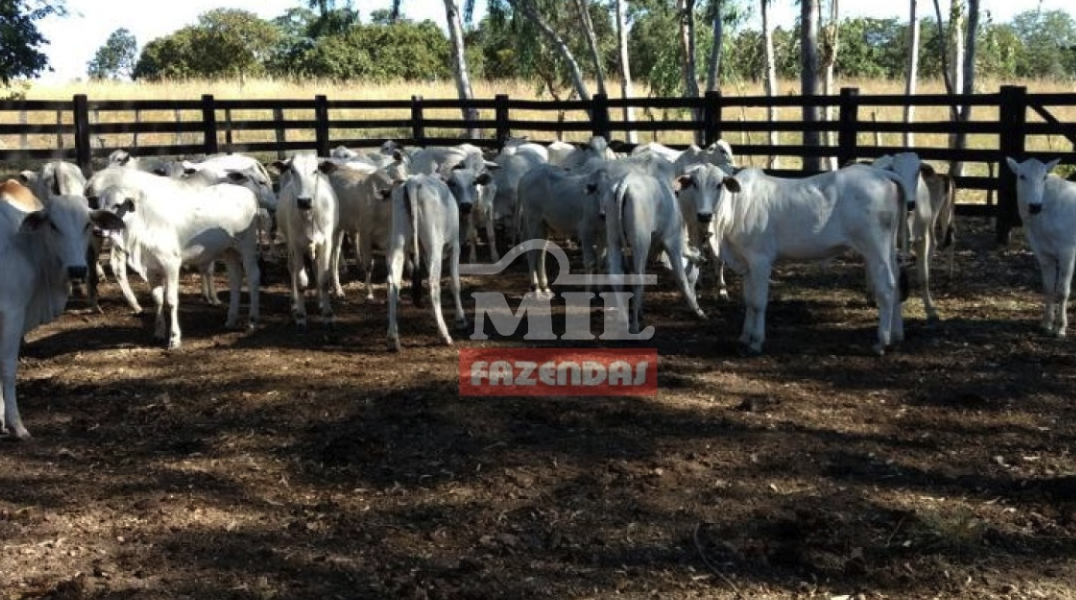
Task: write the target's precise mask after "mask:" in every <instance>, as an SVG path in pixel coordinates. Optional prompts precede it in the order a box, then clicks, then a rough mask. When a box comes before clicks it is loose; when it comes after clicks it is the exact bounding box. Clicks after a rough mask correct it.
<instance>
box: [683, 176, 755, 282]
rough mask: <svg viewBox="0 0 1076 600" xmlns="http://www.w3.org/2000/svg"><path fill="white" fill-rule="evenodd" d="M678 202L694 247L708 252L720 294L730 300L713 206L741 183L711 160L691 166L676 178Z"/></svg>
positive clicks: (735, 189)
mask: <svg viewBox="0 0 1076 600" xmlns="http://www.w3.org/2000/svg"><path fill="white" fill-rule="evenodd" d="M677 186H678V187H679V192H678V193H677V195H676V197H677V201H678V203H679V206H680V214H681V216H682V217H683V219H684V225H685V227H686V228H687V236H688V242H689V243H690V245H691V246H694V247H695V248H699V249H705V250H708V251H709V254H710V258H712V259H713V264H714V280H715V285H716V286H717V293H718V297H719V298H720V299H722V300H728V297H729V292H728V287H727V286H726V285H725V270H724V261H722V260H721V246H720V240H719V239H718V237H717V236H716V235H714V222H713V215H714V207H716V206H717V205H718V204H720V202H721V198H722V196H723V195H724V194H726V193H732V192H734V191H738V190H739V189H740V188H739V184H738V183H737V182H736V180H735V179H733V178H732V177H730V176H729V174H728V173H726V172H725V171H724V170H722V169H721V168H720V167H717V166H715V165H713V164H710V163H702V164H696V165H692V166H691V167H690V168H688V169H687V170H686V171H685V172H684V173H683V174H682V175H680V176H679V177H678V178H677Z"/></svg>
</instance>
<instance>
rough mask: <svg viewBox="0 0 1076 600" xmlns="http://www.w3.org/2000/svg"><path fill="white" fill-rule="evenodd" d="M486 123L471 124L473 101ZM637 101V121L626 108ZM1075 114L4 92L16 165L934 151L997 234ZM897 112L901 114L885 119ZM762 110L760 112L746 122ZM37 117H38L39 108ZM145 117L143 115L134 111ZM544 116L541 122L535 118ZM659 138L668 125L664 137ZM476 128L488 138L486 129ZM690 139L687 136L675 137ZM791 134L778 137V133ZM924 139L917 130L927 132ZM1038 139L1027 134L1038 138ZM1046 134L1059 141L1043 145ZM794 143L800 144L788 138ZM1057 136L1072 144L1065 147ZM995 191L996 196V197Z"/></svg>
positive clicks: (856, 96)
mask: <svg viewBox="0 0 1076 600" xmlns="http://www.w3.org/2000/svg"><path fill="white" fill-rule="evenodd" d="M957 106H968V107H971V110H972V111H973V114H975V115H976V117H975V118H974V119H969V120H966V121H960V120H957V119H953V118H951V116H950V113H951V111H953V110H954V109H955V107H957ZM771 107H772V108H774V109H776V110H781V111H784V112H785V119H784V120H771V119H769V118H765V117H762V118H759V116H758V115H759V114H762V113H761V112H760V111H769V110H770V109H771ZM908 107H912V108H914V109H916V110H917V111H918V112H917V114H922V113H923V112H925V111H927V110H933V111H934V112H935V113H937V112H938V111H942V116H941V117H938V116H935V117H933V118H930V117H928V118H925V119H919V120H912V121H911V122H907V123H906V122H904V119H903V118H901V115H903V111H904V110H905V109H906V108H908ZM465 108H470V109H474V111H475V113H476V114H478V115H479V117H478V118H477V119H470V120H466V119H464V118H462V117H461V116H460V115H462V114H463V109H465ZM808 108H812V109H818V111H819V112H821V111H826V112H829V113H831V114H830V117H829V119H828V120H825V121H821V122H808V121H805V120H803V119H789V118H788V114H787V113H788V112H789V111H792V112H793V113H794V115H795V116H796V117H798V116H799V115H800V114H802V113H801V112H800V111H804V110H806V109H808ZM629 109H631V110H633V111H635V118H634V119H633V120H631V121H629V120H627V119H625V118H624V115H625V114H626V112H627V111H628V110H629ZM1058 111H1061V112H1064V111H1076V94H1031V93H1028V92H1027V89H1026V88H1024V87H1019V86H1002V87H1001V88H1000V89H999V91H998V92H997V93H984V94H973V95H966V96H965V95H942V94H923V95H914V96H906V95H899V94H890V95H863V94H860V93H859V90H858V89H856V88H843V89H841V91H840V94H839V95H829V96H774V97H770V96H724V95H721V94H720V93H716V92H709V93H707V94H706V95H705V96H703V97H700V98H627V99H616V98H609V97H607V96H605V95H601V94H596V95H595V96H594V97H593V98H592V99H591V100H589V101H581V100H575V101H545V100H514V99H511V98H509V97H508V96H505V95H498V96H496V97H494V98H492V99H475V100H468V101H461V100H457V99H424V98H422V97H419V96H415V97H412V98H411V99H409V100H330V99H329V98H327V97H326V96H324V95H317V96H315V97H314V98H313V99H312V100H277V99H255V100H223V99H217V98H214V97H213V96H212V95H208V94H207V95H203V96H202V97H201V99H198V100H122V101H117V100H90V99H89V98H88V97H87V96H85V95H82V94H80V95H76V96H74V97H73V98H72V100H71V101H70V102H67V101H33V100H28V101H12V100H9V101H2V102H0V161H2V162H3V163H4V164H5V165H12V164H20V165H25V163H27V162H32V161H43V160H52V159H63V160H70V161H73V162H75V163H77V164H78V165H79V166H80V167H81V168H82V169H83V171H84V172H86V173H87V174H88V173H89V172H90V171H92V170H93V168H94V166H95V164H96V165H98V166H100V165H101V164H103V161H104V159H105V158H106V157H107V156H108V155H109V154H110V153H111V152H113V151H114V150H117V149H121V148H123V149H128V150H133V151H135V153H136V154H138V155H146V156H176V157H179V156H192V155H201V154H216V153H219V152H229V153H230V152H244V153H251V154H265V155H275V156H276V157H278V158H279V157H283V156H285V155H287V154H289V153H293V152H299V151H310V150H313V151H315V152H317V153H318V154H319V155H322V156H327V155H329V153H330V150H331V147H333V146H336V145H344V146H347V147H349V148H374V147H377V146H380V145H381V144H382V143H383V142H384V141H385V140H388V139H391V140H394V141H396V142H397V143H401V144H404V145H414V146H428V145H451V144H459V143H470V144H474V145H477V146H482V147H487V148H492V149H497V148H500V147H502V146H503V145H504V144H505V142H506V141H507V140H508V139H509V137H510V136H512V135H520V133H525V134H526V135H527V137H529V138H530V139H531V140H532V141H537V142H544V141H551V140H552V139H579V140H580V141H581V140H583V139H585V138H586V137H588V136H590V135H601V136H603V137H605V138H606V139H609V140H612V141H614V142H618V146H617V147H618V148H619V149H621V150H624V151H628V150H630V149H631V148H632V147H633V146H634V144H633V143H627V142H623V140H628V139H630V140H634V139H636V138H638V137H647V136H649V137H650V138H651V139H654V140H658V141H661V142H662V143H665V144H667V145H669V146H672V147H674V148H675V147H686V146H687V145H688V144H689V143H692V142H694V143H699V144H702V145H709V144H711V143H713V142H715V141H717V140H718V139H722V138H723V139H726V140H727V141H728V142H730V143H731V144H732V146H733V148H734V150H735V153H736V156H737V159H738V161H739V162H741V164H744V162H745V161H749V163H750V164H751V165H755V163H756V159H758V160H759V164H758V165H756V166H772V165H771V164H770V163H767V160H773V157H778V158H779V159H783V160H784V161H786V162H787V161H789V160H791V161H792V162H793V163H797V162H798V163H803V162H804V160H805V159H812V158H820V159H824V160H828V161H831V164H836V165H840V164H844V163H847V162H849V161H854V160H862V159H872V158H876V157H878V156H882V155H884V154H890V153H895V152H903V151H909V150H910V151H914V152H916V153H918V154H919V156H920V157H921V158H922V159H923V160H925V161H938V162H949V163H951V164H952V163H964V164H966V165H970V166H971V167H972V168H970V169H969V170H967V171H965V174H963V175H960V176H958V177H956V181H957V185H958V187H959V188H960V189H962V190H978V191H981V192H985V193H986V197H987V201H986V202H985V203H982V202H978V203H960V204H958V206H957V209H958V213H959V214H964V215H982V216H992V217H996V219H997V233H998V239H999V241H1001V242H1004V241H1005V240H1007V239H1008V235H1009V230H1010V229H1012V228H1013V227H1016V226H1018V225H1019V224H1020V221H1019V215H1018V213H1017V210H1016V202H1015V180H1014V177H1013V175H1012V173H1011V172H1010V171H1009V169H1008V168H1007V167H1004V159H1005V157H1007V156H1012V157H1016V158H1019V159H1021V160H1022V159H1024V158H1027V157H1032V156H1034V157H1038V158H1040V159H1043V160H1046V159H1053V158H1060V159H1061V162H1062V164H1067V165H1076V152H1074V151H1073V149H1074V148H1076V118H1073V117H1071V116H1067V117H1060V118H1059V117H1058V116H1056V114H1055V113H1057V112H1058ZM879 112H882V113H883V114H884V113H885V112H889V113H890V116H891V117H892V116H893V115H894V114H895V115H897V118H889V119H883V120H879V119H878V118H877V115H878V113H879ZM749 114H754V115H755V116H754V117H753V118H748V116H749ZM29 115H33V118H30V117H29ZM132 115H133V118H132ZM536 116H537V118H535V117H536ZM808 132H819V133H820V134H821V136H822V138H823V140H824V141H823V144H822V145H818V146H807V145H804V144H803V143H802V137H803V135H804V134H805V133H808ZM658 134H662V136H661V139H659V136H658ZM908 134H911V135H916V136H921V137H926V136H933V137H934V138H937V137H938V136H943V137H944V140H945V143H940V144H938V143H935V144H931V145H926V144H905V142H904V139H905V138H904V136H905V135H908ZM958 134H963V135H965V136H967V138H968V139H969V140H975V142H974V143H972V142H969V143H968V146H967V147H966V148H962V149H956V148H952V147H950V144H949V143H948V140H949V139H951V136H955V135H958ZM475 136H477V137H475ZM676 137H679V138H680V141H679V143H677V142H671V140H672V139H673V138H676ZM775 138H776V139H781V138H783V140H782V143H773V142H772V140H774V139H775ZM918 139H920V138H917V140H918ZM1029 139H1034V140H1036V141H1035V143H1034V144H1029V143H1028V140H1029ZM1042 139H1045V140H1046V142H1045V144H1046V146H1047V148H1046V149H1045V150H1044V149H1043V148H1042V146H1043V143H1041V140H1042ZM789 140H791V141H792V143H788V141H789ZM1055 140H1062V143H1064V144H1065V145H1067V146H1068V149H1067V150H1065V151H1062V150H1060V149H1058V150H1054V148H1053V144H1054V141H1055ZM771 170H772V172H773V173H775V174H777V175H786V176H801V175H804V174H809V173H810V172H809V171H806V170H804V169H803V168H799V169H789V168H779V167H774V168H772V169H771ZM995 195H996V197H997V202H995V201H994V198H995Z"/></svg>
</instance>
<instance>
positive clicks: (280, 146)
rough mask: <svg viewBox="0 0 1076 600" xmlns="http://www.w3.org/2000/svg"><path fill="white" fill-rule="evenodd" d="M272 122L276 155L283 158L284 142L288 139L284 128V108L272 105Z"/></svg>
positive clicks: (279, 158)
mask: <svg viewBox="0 0 1076 600" xmlns="http://www.w3.org/2000/svg"><path fill="white" fill-rule="evenodd" d="M273 122H274V123H276V124H277V127H276V157H277V159H278V160H284V142H286V141H288V135H287V130H286V129H284V109H283V108H281V107H279V106H274V107H273Z"/></svg>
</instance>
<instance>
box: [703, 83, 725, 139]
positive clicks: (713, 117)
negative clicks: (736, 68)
mask: <svg viewBox="0 0 1076 600" xmlns="http://www.w3.org/2000/svg"><path fill="white" fill-rule="evenodd" d="M703 102H704V104H703V106H702V111H703V112H702V141H703V144H704V145H705V147H707V148H709V147H710V146H712V145H714V144H715V143H717V140H719V139H721V92H720V91H719V90H708V91H707V92H706V96H705V99H704V101H703Z"/></svg>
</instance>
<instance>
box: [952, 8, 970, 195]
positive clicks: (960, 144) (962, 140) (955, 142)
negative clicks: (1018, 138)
mask: <svg viewBox="0 0 1076 600" xmlns="http://www.w3.org/2000/svg"><path fill="white" fill-rule="evenodd" d="M964 20H965V14H964V2H963V0H951V4H950V7H949V30H950V33H951V35H952V38H953V90H954V91H955V93H957V94H964V93H967V92H966V90H965V87H964V77H965V76H966V73H965V71H964V67H965V66H966V63H965V62H964V60H965V52H964ZM965 108H966V107H964V106H957V107H956V121H957V122H958V123H959V122H963V121H964V120H965V119H964V109H965ZM967 145H968V136H966V135H963V134H960V133H955V134H953V135H951V136H949V147H950V148H954V149H956V150H963V149H964V148H966V147H967ZM963 171H964V163H963V162H961V161H958V160H954V161H950V162H949V174H950V175H952V176H954V177H956V176H959V175H961V174H962V173H963Z"/></svg>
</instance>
